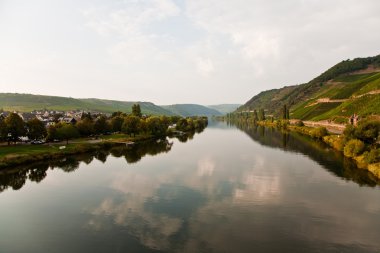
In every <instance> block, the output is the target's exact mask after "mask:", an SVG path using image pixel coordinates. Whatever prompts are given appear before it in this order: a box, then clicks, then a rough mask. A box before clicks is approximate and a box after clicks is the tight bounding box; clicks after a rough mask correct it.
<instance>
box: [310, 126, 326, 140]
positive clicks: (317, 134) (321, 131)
mask: <svg viewBox="0 0 380 253" xmlns="http://www.w3.org/2000/svg"><path fill="white" fill-rule="evenodd" d="M310 135H311V137H313V138H318V139H322V138H323V137H324V136H326V135H328V132H327V129H326V128H325V127H317V128H313V129H312V130H311V131H310Z"/></svg>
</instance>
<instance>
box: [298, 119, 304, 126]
mask: <svg viewBox="0 0 380 253" xmlns="http://www.w3.org/2000/svg"><path fill="white" fill-rule="evenodd" d="M296 126H299V127H303V126H305V124H304V123H303V121H302V120H299V121H297V123H296Z"/></svg>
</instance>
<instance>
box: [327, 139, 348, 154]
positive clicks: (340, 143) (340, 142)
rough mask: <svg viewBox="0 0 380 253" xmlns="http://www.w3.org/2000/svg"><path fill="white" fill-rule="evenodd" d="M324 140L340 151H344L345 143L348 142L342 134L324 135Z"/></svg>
mask: <svg viewBox="0 0 380 253" xmlns="http://www.w3.org/2000/svg"><path fill="white" fill-rule="evenodd" d="M323 140H324V141H325V142H326V143H327V144H329V145H330V146H331V147H333V148H334V149H337V150H339V151H343V149H344V145H345V144H346V141H345V139H344V138H343V137H342V136H338V135H328V136H325V137H323Z"/></svg>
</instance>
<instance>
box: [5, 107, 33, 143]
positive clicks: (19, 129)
mask: <svg viewBox="0 0 380 253" xmlns="http://www.w3.org/2000/svg"><path fill="white" fill-rule="evenodd" d="M4 122H5V124H6V129H7V135H8V139H9V140H10V141H14V142H16V141H18V139H19V138H20V137H21V136H25V135H26V133H27V132H26V125H25V122H24V121H23V120H22V118H21V117H20V116H19V115H18V114H17V113H11V114H9V115H8V117H6V118H5V120H4Z"/></svg>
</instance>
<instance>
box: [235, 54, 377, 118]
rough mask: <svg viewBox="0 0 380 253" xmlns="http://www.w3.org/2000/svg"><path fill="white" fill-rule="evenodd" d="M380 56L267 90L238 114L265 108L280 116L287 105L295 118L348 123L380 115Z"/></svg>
mask: <svg viewBox="0 0 380 253" xmlns="http://www.w3.org/2000/svg"><path fill="white" fill-rule="evenodd" d="M379 72H380V55H378V56H375V57H368V58H357V59H354V60H346V61H342V62H340V63H338V64H336V65H335V66H333V67H332V68H330V69H328V70H327V71H326V72H324V73H322V74H321V75H320V76H318V77H316V78H314V79H313V80H311V81H310V82H308V83H305V84H301V85H295V86H287V87H283V88H280V89H273V90H268V91H263V92H261V93H260V94H258V95H256V96H254V97H253V98H252V99H250V100H249V101H248V102H247V103H246V104H244V105H243V106H241V107H239V108H238V110H237V111H247V110H253V109H260V108H263V109H265V110H266V111H267V113H268V114H274V115H280V113H281V110H282V107H283V105H287V106H289V107H290V112H291V113H290V116H291V118H298V119H303V120H324V119H332V120H335V121H346V118H347V117H349V116H350V115H352V114H353V113H357V114H359V115H362V116H366V115H371V114H375V115H380V91H379V90H380V73H379Z"/></svg>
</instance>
